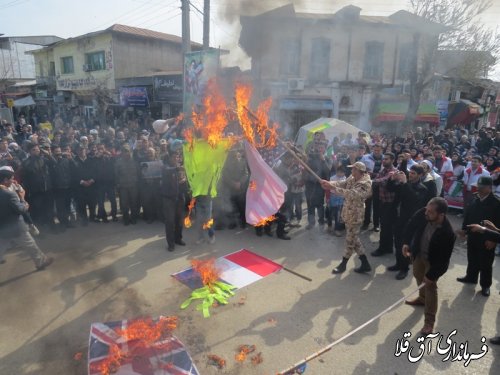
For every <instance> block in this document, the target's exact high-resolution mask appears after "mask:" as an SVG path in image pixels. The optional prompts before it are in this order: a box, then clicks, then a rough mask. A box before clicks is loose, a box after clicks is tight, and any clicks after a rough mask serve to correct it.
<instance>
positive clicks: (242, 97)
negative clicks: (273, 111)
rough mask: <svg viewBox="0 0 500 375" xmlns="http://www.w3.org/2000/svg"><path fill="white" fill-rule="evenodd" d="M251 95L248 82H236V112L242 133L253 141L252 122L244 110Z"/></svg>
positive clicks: (250, 87) (248, 103)
mask: <svg viewBox="0 0 500 375" xmlns="http://www.w3.org/2000/svg"><path fill="white" fill-rule="evenodd" d="M251 97H252V86H250V84H248V83H243V82H238V83H237V84H236V86H235V98H236V114H237V116H238V120H239V121H240V125H241V128H242V130H243V135H244V136H245V138H246V139H247V140H248V141H249V142H251V143H252V144H253V143H254V131H253V126H252V125H253V122H252V119H251V117H250V114H249V113H248V111H247V110H246V109H247V108H248V107H249V106H250V98H251Z"/></svg>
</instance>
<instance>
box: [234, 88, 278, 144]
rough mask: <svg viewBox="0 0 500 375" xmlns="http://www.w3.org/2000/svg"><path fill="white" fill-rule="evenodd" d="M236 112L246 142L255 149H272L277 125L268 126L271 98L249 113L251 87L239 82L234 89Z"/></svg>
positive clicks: (275, 138)
mask: <svg viewBox="0 0 500 375" xmlns="http://www.w3.org/2000/svg"><path fill="white" fill-rule="evenodd" d="M235 97H236V112H237V115H238V119H239V120H240V125H241V128H242V129H243V134H244V136H245V138H246V139H247V141H248V142H250V143H251V144H252V145H254V146H255V147H257V148H264V147H266V148H272V147H275V146H276V140H277V136H278V133H277V129H278V125H277V124H272V125H271V126H270V124H269V110H270V109H271V106H272V105H273V100H272V98H271V97H269V98H267V99H266V100H264V101H263V102H262V103H260V104H259V106H258V107H257V111H256V112H255V113H251V112H250V110H249V108H250V99H251V97H252V87H251V86H250V84H249V83H242V82H239V83H237V84H236V87H235ZM254 127H255V130H254Z"/></svg>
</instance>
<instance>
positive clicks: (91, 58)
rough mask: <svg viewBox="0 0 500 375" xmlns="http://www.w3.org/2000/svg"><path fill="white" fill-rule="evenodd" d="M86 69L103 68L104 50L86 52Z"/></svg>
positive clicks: (104, 66) (104, 64) (104, 65)
mask: <svg viewBox="0 0 500 375" xmlns="http://www.w3.org/2000/svg"><path fill="white" fill-rule="evenodd" d="M85 65H86V66H85V68H86V69H84V70H86V71H93V70H105V69H106V63H105V60H104V51H99V52H93V53H87V54H86V55H85Z"/></svg>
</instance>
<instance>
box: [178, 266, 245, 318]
mask: <svg viewBox="0 0 500 375" xmlns="http://www.w3.org/2000/svg"><path fill="white" fill-rule="evenodd" d="M214 262H215V260H214V259H209V260H205V261H202V260H192V261H191V264H192V266H193V269H194V270H195V271H196V272H197V273H198V274H199V275H200V277H201V281H202V283H203V285H204V286H203V287H202V288H198V289H195V290H193V292H192V293H191V297H189V298H188V299H187V300H185V301H184V302H183V303H182V305H181V309H185V308H186V307H188V306H189V305H190V304H191V302H193V301H194V300H196V299H201V300H203V301H202V302H201V304H199V305H198V306H197V307H196V309H197V310H201V311H202V313H203V317H204V318H208V317H210V311H209V308H210V307H211V306H212V305H213V304H214V303H220V304H221V305H227V303H228V301H227V299H228V298H229V297H231V296H234V292H233V289H236V287H235V286H232V285H231V284H227V283H224V282H222V281H219V276H220V271H219V270H218V268H217V267H216V266H215V264H214Z"/></svg>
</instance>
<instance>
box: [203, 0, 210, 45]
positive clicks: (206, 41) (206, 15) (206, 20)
mask: <svg viewBox="0 0 500 375" xmlns="http://www.w3.org/2000/svg"><path fill="white" fill-rule="evenodd" d="M209 48H210V0H204V2H203V49H204V50H205V51H207V50H208V49H209Z"/></svg>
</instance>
